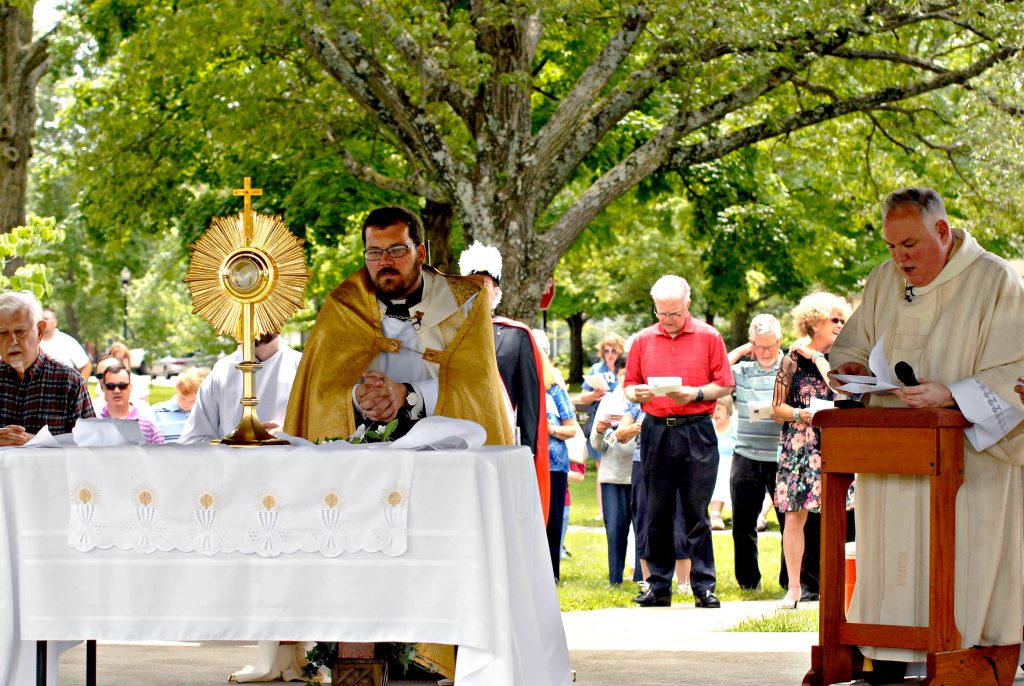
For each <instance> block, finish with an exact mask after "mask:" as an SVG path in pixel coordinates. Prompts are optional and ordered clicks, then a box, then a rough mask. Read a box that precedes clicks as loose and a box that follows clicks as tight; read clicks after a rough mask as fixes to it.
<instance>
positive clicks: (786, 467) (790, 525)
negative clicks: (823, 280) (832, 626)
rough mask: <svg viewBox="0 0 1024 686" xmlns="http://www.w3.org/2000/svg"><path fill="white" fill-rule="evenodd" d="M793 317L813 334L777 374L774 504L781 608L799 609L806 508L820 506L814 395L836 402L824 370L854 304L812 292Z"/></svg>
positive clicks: (802, 331)
mask: <svg viewBox="0 0 1024 686" xmlns="http://www.w3.org/2000/svg"><path fill="white" fill-rule="evenodd" d="M792 314H793V321H794V324H795V326H796V328H797V330H798V332H799V333H800V335H803V336H807V337H809V338H810V342H809V343H808V344H807V345H806V346H805V347H804V351H805V352H810V357H805V355H804V354H801V352H799V351H797V350H796V349H795V346H794V348H793V349H790V351H789V352H788V353H787V354H786V356H785V357H784V358H782V364H781V366H780V367H779V373H778V375H777V376H776V377H775V396H774V398H773V400H772V409H773V413H774V416H775V419H776V420H778V421H781V422H783V426H782V433H781V439H780V442H781V452H780V453H779V469H778V473H777V475H776V481H775V505H776V507H778V508H779V510H780V511H781V512H784V513H785V517H786V526H785V531H784V532H783V536H782V552H783V557H784V558H785V561H786V571H787V573H788V576H789V587H788V589H787V592H786V597H785V598H783V599H782V601H781V602H780V603H779V608H780V609H787V610H792V609H795V608H796V606H797V603H799V602H800V594H801V590H800V565H801V561H802V558H803V554H804V523H805V522H806V521H807V513H808V512H812V511H813V512H817V511H818V510H819V509H820V507H821V455H820V453H819V441H820V436H819V433H818V430H817V429H815V428H814V427H812V426H811V417H812V416H813V415H814V413H813V411H812V410H811V409H810V404H811V398H820V399H822V400H833V399H834V398H835V394H834V393H833V391H832V389H831V388H829V386H828V383H827V381H826V379H825V376H824V374H825V373H827V370H828V359H827V355H828V351H829V350H830V349H831V348H832V343H833V342H835V340H836V336H838V335H839V332H840V331H842V329H843V325H844V324H845V323H846V319H847V318H848V317H849V316H850V305H849V303H847V302H846V301H845V300H844V299H842V298H840V297H839V296H836V295H832V294H831V293H811V294H810V295H807V296H805V297H804V298H803V299H802V300H801V301H800V303H799V304H798V305H797V306H796V307H795V308H794V309H793V313H792Z"/></svg>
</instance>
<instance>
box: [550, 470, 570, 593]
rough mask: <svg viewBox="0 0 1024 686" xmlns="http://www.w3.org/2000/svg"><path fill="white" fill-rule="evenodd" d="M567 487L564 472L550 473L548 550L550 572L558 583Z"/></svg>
mask: <svg viewBox="0 0 1024 686" xmlns="http://www.w3.org/2000/svg"><path fill="white" fill-rule="evenodd" d="M568 485H569V475H568V474H567V473H566V472H551V506H550V507H549V508H548V530H547V534H548V549H549V550H550V552H551V571H553V572H554V573H555V581H558V571H559V570H558V566H559V563H560V562H561V561H562V520H563V519H564V518H565V489H566V488H568Z"/></svg>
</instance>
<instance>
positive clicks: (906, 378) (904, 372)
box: [896, 362, 917, 386]
mask: <svg viewBox="0 0 1024 686" xmlns="http://www.w3.org/2000/svg"><path fill="white" fill-rule="evenodd" d="M896 378H897V379H899V380H900V381H901V382H902V383H903V385H904V386H916V385H917V377H916V376H914V368H913V367H911V366H910V365H909V364H907V363H906V362H897V363H896Z"/></svg>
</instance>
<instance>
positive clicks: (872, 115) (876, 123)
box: [864, 110, 914, 155]
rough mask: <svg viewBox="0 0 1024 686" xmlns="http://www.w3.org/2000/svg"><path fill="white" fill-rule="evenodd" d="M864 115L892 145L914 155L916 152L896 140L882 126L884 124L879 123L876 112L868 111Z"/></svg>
mask: <svg viewBox="0 0 1024 686" xmlns="http://www.w3.org/2000/svg"><path fill="white" fill-rule="evenodd" d="M864 114H866V115H867V117H868V119H870V120H871V123H872V124H874V126H875V129H877V130H878V132H879V133H881V134H882V135H883V136H885V137H886V138H887V139H889V142H890V143H892V144H893V145H895V146H896V147H897V148H899V149H900V150H902V151H903V152H905V153H907V154H908V155H913V154H914V151H913V150H912V149H911V148H910V146H909V145H907V144H905V143H901V142H900V141H898V140H896V138H895V137H893V136H892V134H890V133H889V132H888V131H887V130H886V128H885V127H884V126H882V122H880V121H878V117H876V116H875V113H874V112H871V111H870V110H868V111H866V112H864Z"/></svg>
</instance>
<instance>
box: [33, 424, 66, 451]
mask: <svg viewBox="0 0 1024 686" xmlns="http://www.w3.org/2000/svg"><path fill="white" fill-rule="evenodd" d="M25 445H26V447H30V448H63V447H64V446H62V445H61V444H60V442H59V441H58V440H57V439H56V438H55V437H54V435H53V434H51V433H50V427H49V426H44V427H43V428H42V429H40V430H39V431H37V432H36V435H35V436H33V437H32V438H31V439H30V440H29V441H28V443H26V444H25Z"/></svg>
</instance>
